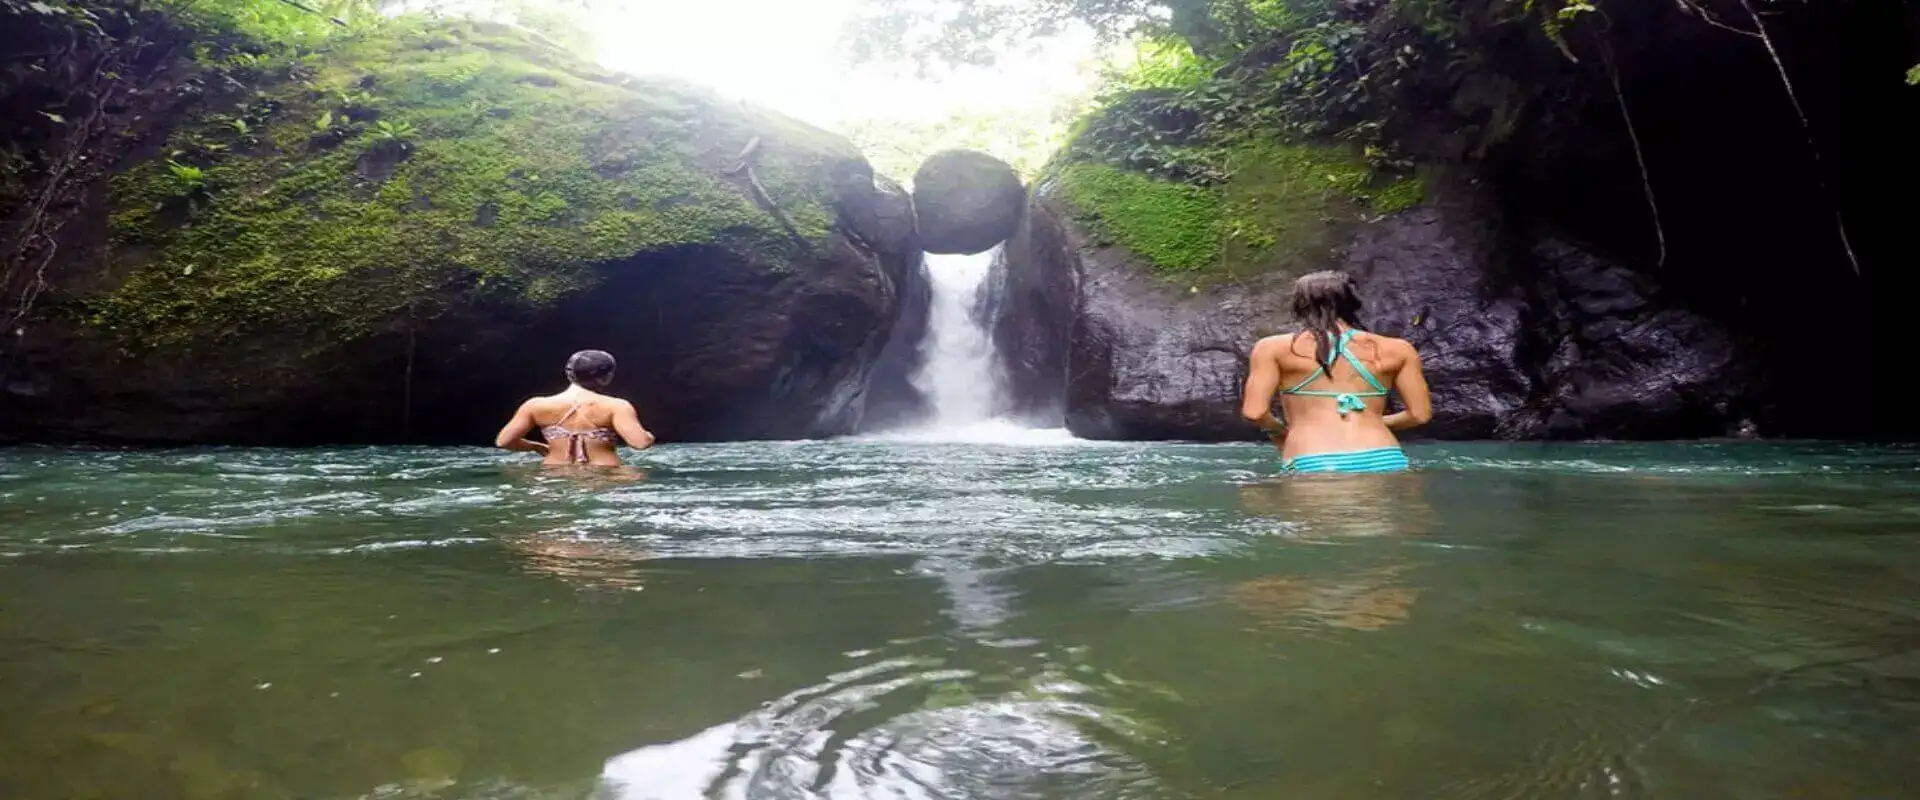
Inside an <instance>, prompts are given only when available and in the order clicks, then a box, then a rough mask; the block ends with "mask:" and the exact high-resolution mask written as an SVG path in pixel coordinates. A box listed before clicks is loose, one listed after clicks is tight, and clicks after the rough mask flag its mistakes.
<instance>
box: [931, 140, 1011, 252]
mask: <svg viewBox="0 0 1920 800" xmlns="http://www.w3.org/2000/svg"><path fill="white" fill-rule="evenodd" d="M1026 197H1027V190H1026V188H1025V187H1023V186H1021V185H1020V176H1019V175H1017V174H1015V173H1014V171H1013V168H1012V167H1010V166H1007V163H1006V162H1004V161H1001V160H1000V159H997V158H994V157H993V156H990V155H987V154H985V153H977V152H974V151H972V150H944V151H941V152H938V153H934V154H933V155H931V156H928V157H927V160H926V161H923V162H920V169H919V170H917V171H915V172H914V173H913V209H914V220H915V223H916V225H917V226H918V227H919V229H920V246H921V247H924V248H926V251H927V252H929V253H978V252H981V251H983V250H986V249H988V248H990V247H993V246H994V245H996V244H999V243H1001V242H1004V241H1006V240H1007V239H1009V238H1011V237H1012V236H1013V231H1014V228H1015V226H1017V225H1019V223H1020V213H1021V210H1022V209H1023V208H1024V207H1025V205H1026Z"/></svg>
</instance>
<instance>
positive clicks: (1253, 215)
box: [1059, 142, 1424, 278]
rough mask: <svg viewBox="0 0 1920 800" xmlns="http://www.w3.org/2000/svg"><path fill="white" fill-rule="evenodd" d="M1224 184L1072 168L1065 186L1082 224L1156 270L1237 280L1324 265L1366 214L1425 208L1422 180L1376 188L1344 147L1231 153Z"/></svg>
mask: <svg viewBox="0 0 1920 800" xmlns="http://www.w3.org/2000/svg"><path fill="white" fill-rule="evenodd" d="M1218 161H1219V163H1220V164H1221V165H1222V169H1221V171H1222V172H1223V173H1224V174H1225V176H1226V177H1225V180H1224V181H1223V182H1221V183H1220V184H1218V185H1217V186H1196V185H1192V184H1189V183H1185V182H1180V181H1174V180H1163V179H1159V178H1155V177H1151V176H1148V175H1143V174H1140V173H1137V172H1131V171H1128V170H1123V169H1120V168H1117V167H1113V166H1109V165H1105V164H1084V163H1083V164H1074V165H1070V166H1067V167H1065V168H1063V169H1062V170H1061V171H1060V173H1059V180H1060V186H1061V188H1062V190H1063V192H1064V194H1065V196H1066V199H1067V200H1068V201H1069V203H1070V204H1071V205H1072V206H1073V208H1074V210H1075V212H1076V214H1077V216H1078V217H1079V219H1080V220H1081V222H1082V223H1083V224H1085V225H1086V226H1087V227H1088V228H1089V229H1090V230H1092V231H1093V232H1095V234H1096V235H1097V236H1099V237H1100V238H1101V239H1103V240H1105V241H1107V242H1109V243H1113V244H1119V245H1122V246H1124V247H1126V248H1127V249H1129V250H1131V251H1133V252H1134V253H1136V254H1138V255H1140V256H1141V257H1142V258H1144V259H1145V260H1146V261H1147V262H1149V263H1150V264H1152V265H1153V266H1154V267H1155V268H1156V269H1158V270H1160V271H1162V272H1169V273H1182V274H1185V273H1197V275H1195V276H1192V277H1213V278H1239V277H1249V276H1252V275H1256V274H1260V273H1263V272H1269V271H1273V270H1286V271H1289V272H1301V271H1306V270H1308V269H1315V268H1319V267H1321V266H1323V265H1324V264H1325V262H1326V260H1327V257H1328V256H1329V254H1331V253H1332V252H1333V250H1334V248H1335V247H1336V246H1338V244H1339V243H1340V241H1341V240H1342V239H1343V238H1344V237H1345V236H1346V235H1347V234H1348V233H1350V232H1351V228H1352V226H1353V225H1355V224H1357V223H1359V222H1361V221H1363V219H1364V218H1365V217H1366V216H1367V212H1368V211H1372V212H1375V213H1380V214H1384V213H1391V212H1394V211H1399V210H1402V209H1404V208H1407V207H1409V206H1412V205H1413V204H1415V203H1418V202H1419V201H1420V199H1421V196H1422V193H1423V191H1424V190H1423V185H1422V182H1421V180H1420V179H1419V178H1418V177H1417V176H1415V177H1408V178H1404V179H1401V180H1398V181H1394V182H1392V183H1389V184H1387V185H1386V186H1384V187H1380V188H1375V183H1376V179H1375V177H1374V175H1373V172H1372V171H1371V170H1370V169H1369V167H1368V166H1367V165H1366V163H1365V162H1364V161H1363V160H1362V159H1360V158H1358V157H1356V156H1355V155H1353V154H1351V153H1350V152H1348V151H1347V150H1345V149H1342V148H1336V147H1324V146H1317V145H1287V144H1278V143H1271V142H1257V143H1252V144H1244V145H1241V146H1238V147H1234V148H1229V149H1226V150H1224V151H1223V152H1222V153H1221V154H1220V156H1219V158H1218Z"/></svg>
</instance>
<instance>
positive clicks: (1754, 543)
mask: <svg viewBox="0 0 1920 800" xmlns="http://www.w3.org/2000/svg"><path fill="white" fill-rule="evenodd" d="M1411 452H1412V455H1413V457H1414V459H1415V461H1416V463H1417V464H1418V465H1419V466H1420V470H1419V471H1417V472H1415V473H1411V474H1406V475H1397V476H1353V477H1347V478H1306V479H1293V480H1279V479H1275V478H1273V477H1271V475H1272V473H1273V471H1274V458H1273V454H1272V452H1271V450H1270V449H1265V448H1261V447H1256V446H1253V445H1179V444H1091V443H1054V444H1046V445H1033V446H1011V445H984V444H939V443H924V442H918V443H917V442H912V441H873V440H866V441H854V440H848V441H833V442H796V443H754V444H733V445H701V446H667V447H662V448H659V449H657V450H655V451H653V452H650V453H647V454H644V455H643V456H642V457H641V458H640V459H639V460H640V461H641V462H642V464H641V466H640V468H638V469H632V470H627V471H623V472H618V473H597V474H591V475H578V474H565V473H552V472H543V471H541V470H540V469H538V468H536V467H533V466H531V465H529V464H527V463H526V462H525V461H524V460H523V459H522V458H517V457H514V456H510V455H501V454H497V453H495V452H492V451H487V450H482V449H477V448H476V449H432V448H393V447H382V448H371V449H330V450H253V449H204V450H176V451H155V452H118V451H104V452H86V451H75V450H57V449H14V450H0V798H6V799H7V800H43V799H64V798H142V799H144V798H154V799H156V800H166V799H167V798H322V799H327V800H331V799H332V798H606V799H607V800H615V799H617V800H637V799H638V798H702V797H712V798H815V797H822V798H867V797H872V798H1029V797H1030V798H1554V797H1574V798H1583V797H1658V798H1894V797H1914V796H1916V792H1920V789H1916V788H1915V787H1920V756H1917V755H1916V749H1915V748H1916V745H1920V471H1917V467H1916V462H1917V459H1920V451H1916V450H1913V449H1900V448H1890V447H1849V446H1842V445H1826V444H1772V443H1768V444H1760V443H1741V444H1731V443H1725V444H1662V445H1625V444H1596V445H1496V444H1472V445H1444V446H1442V445H1429V446H1419V447H1414V448H1412V449H1411Z"/></svg>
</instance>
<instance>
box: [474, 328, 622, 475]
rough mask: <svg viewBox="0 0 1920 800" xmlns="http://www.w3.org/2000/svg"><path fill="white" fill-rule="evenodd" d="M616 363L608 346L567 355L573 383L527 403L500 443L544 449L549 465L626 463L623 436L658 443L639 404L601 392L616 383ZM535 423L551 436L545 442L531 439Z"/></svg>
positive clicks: (545, 435) (536, 450) (495, 441)
mask: <svg viewBox="0 0 1920 800" xmlns="http://www.w3.org/2000/svg"><path fill="white" fill-rule="evenodd" d="M613 367H614V363H613V356H611V355H608V354H607V353H604V352H602V351H599V350H582V351H580V352H578V353H574V354H573V356H572V357H570V358H568V359H567V382H568V383H569V384H572V385H570V386H568V387H567V390H566V391H564V392H561V393H559V394H556V395H551V396H548V397H536V398H533V399H532V400H528V401H527V402H525V403H521V404H520V410H519V411H516V412H514V414H513V419H512V420H510V421H508V422H507V426H506V427H504V428H501V429H500V435H498V436H495V437H493V444H494V446H495V447H503V448H506V449H508V450H518V451H522V452H532V453H542V454H544V455H545V456H546V462H545V463H548V464H591V465H594V466H607V467H617V466H619V465H620V454H619V453H618V452H616V451H615V447H617V446H618V444H619V443H620V442H621V441H625V442H626V443H627V446H628V447H631V448H634V449H636V450H645V449H647V448H649V447H652V446H653V434H651V433H648V432H647V429H646V428H643V427H641V426H640V415H639V414H638V413H637V412H635V411H634V410H633V404H632V403H629V402H627V401H625V400H622V399H620V398H618V397H611V396H608V395H604V394H601V392H602V391H604V390H605V389H606V388H607V384H610V383H612V382H613ZM535 428H538V429H539V430H540V435H541V437H543V438H545V439H546V441H545V442H544V443H543V442H536V441H533V440H530V439H528V438H526V437H527V434H529V433H532V432H533V430H534V429H535Z"/></svg>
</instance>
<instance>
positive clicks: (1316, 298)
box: [1293, 270, 1366, 371]
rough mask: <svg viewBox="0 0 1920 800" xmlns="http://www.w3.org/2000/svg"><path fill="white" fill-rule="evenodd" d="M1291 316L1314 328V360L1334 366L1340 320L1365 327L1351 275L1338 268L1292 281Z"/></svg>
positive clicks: (1331, 368)
mask: <svg viewBox="0 0 1920 800" xmlns="http://www.w3.org/2000/svg"><path fill="white" fill-rule="evenodd" d="M1293 316H1294V318H1295V319H1298V320H1300V324H1301V325H1303V326H1305V327H1306V329H1307V330H1310V331H1313V332H1314V337H1313V338H1314V339H1315V340H1316V341H1315V342H1314V343H1313V360H1314V361H1315V362H1316V363H1318V364H1320V365H1321V366H1322V367H1325V368H1326V369H1327V370H1328V371H1332V370H1333V358H1334V350H1333V343H1334V342H1335V341H1337V340H1338V339H1339V338H1340V323H1342V322H1344V323H1346V324H1347V327H1349V328H1358V329H1360V330H1366V326H1364V325H1361V324H1360V292H1359V290H1358V289H1357V288H1356V287H1355V285H1354V282H1353V276H1352V275H1348V274H1347V273H1344V272H1340V271H1338V270H1322V271H1320V272H1309V273H1307V274H1305V275H1302V276H1300V279H1299V280H1297V281H1294V282H1293Z"/></svg>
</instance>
